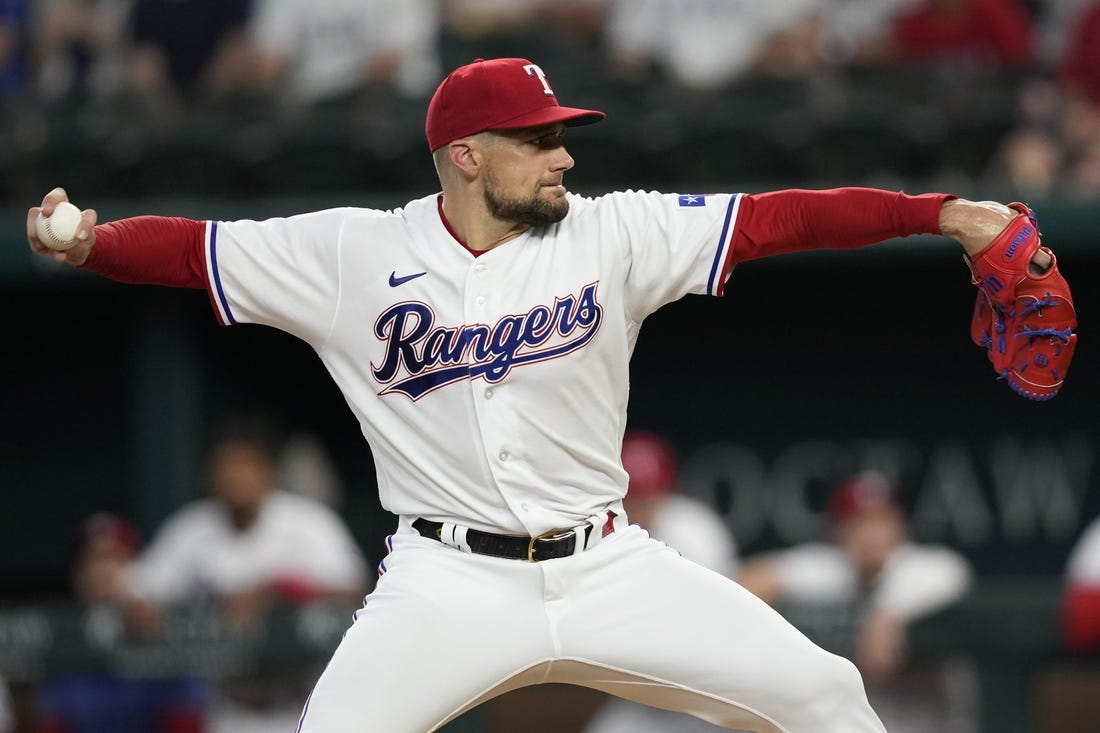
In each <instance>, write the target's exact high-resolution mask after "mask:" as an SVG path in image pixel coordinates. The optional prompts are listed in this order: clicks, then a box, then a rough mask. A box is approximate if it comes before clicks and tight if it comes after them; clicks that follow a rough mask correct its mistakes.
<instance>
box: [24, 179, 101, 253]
mask: <svg viewBox="0 0 1100 733" xmlns="http://www.w3.org/2000/svg"><path fill="white" fill-rule="evenodd" d="M68 200H69V195H68V194H67V193H65V189H63V188H55V189H54V190H52V191H50V192H49V193H48V194H46V197H45V198H44V199H42V205H41V206H32V207H31V208H30V210H29V211H27V242H28V243H29V244H30V247H31V250H32V251H34V252H35V253H37V254H40V255H46V256H47V257H52V258H53V259H54V260H56V261H57V262H68V263H69V264H70V265H74V266H78V267H79V266H80V265H83V264H84V262H85V261H86V260H87V259H88V255H89V254H90V253H91V251H92V247H93V246H95V223H96V212H95V209H84V210H83V211H82V212H81V213H82V216H81V222H80V227H79V228H78V229H77V231H76V240H77V242H76V244H75V245H74V246H73V247H71V248H69V249H68V250H65V251H64V252H58V251H56V250H52V249H50V248H49V247H47V246H46V245H44V244H42V242H41V241H39V239H38V229H37V226H36V222H37V221H38V214H39V213H42V214H45V215H46V216H52V215H53V210H54V207H56V206H57V205H58V204H59V203H61V202H62V201H68Z"/></svg>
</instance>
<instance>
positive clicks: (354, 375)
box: [206, 192, 740, 535]
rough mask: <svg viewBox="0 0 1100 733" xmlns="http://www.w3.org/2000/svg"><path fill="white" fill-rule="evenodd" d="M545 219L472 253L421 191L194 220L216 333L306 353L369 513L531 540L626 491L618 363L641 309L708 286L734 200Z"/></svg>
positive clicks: (643, 198)
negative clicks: (354, 454) (276, 337)
mask: <svg viewBox="0 0 1100 733" xmlns="http://www.w3.org/2000/svg"><path fill="white" fill-rule="evenodd" d="M569 201H570V212H569V215H568V216H567V217H566V218H565V219H564V220H563V221H562V222H560V223H558V224H555V225H551V226H548V227H541V228H535V229H532V230H529V231H528V232H526V233H524V234H522V235H521V236H519V237H518V238H516V239H514V240H512V241H510V242H508V243H507V244H505V245H503V246H500V247H497V248H495V249H493V250H490V251H487V252H484V253H482V254H480V256H474V254H473V253H471V251H470V250H468V249H466V248H465V247H464V246H463V245H462V244H461V243H459V242H458V241H457V240H456V239H455V237H454V236H453V235H452V234H451V233H450V231H449V229H448V227H447V225H446V223H445V222H444V220H443V217H442V210H441V203H440V202H441V196H439V195H433V196H428V197H426V198H423V199H420V200H417V201H413V202H411V203H409V204H408V205H407V206H405V207H404V208H401V209H396V210H393V211H378V210H370V209H356V208H343V209H332V210H327V211H321V212H317V213H311V214H305V215H301V216H295V217H291V218H287V219H272V220H268V221H263V222H255V221H235V222H209V223H208V224H207V241H206V247H207V252H206V255H207V267H208V277H209V286H210V288H211V290H212V296H213V298H212V299H213V300H214V301H215V303H216V306H217V310H218V317H219V319H220V321H221V322H222V323H244V322H248V323H263V324H267V325H271V326H274V327H276V328H280V329H282V330H284V331H288V332H290V333H292V334H294V335H296V336H298V337H300V338H302V339H304V340H305V341H307V342H308V343H309V344H311V345H312V346H313V348H314V349H315V350H316V351H317V353H318V354H319V355H320V357H321V360H322V361H323V362H324V364H325V366H326V367H327V368H328V370H329V372H330V373H331V374H332V376H333V378H334V379H335V380H336V382H337V384H338V385H339V387H340V389H341V390H342V392H343V394H344V397H345V398H346V399H347V401H348V404H349V405H350V406H351V409H352V410H353V411H354V413H355V415H356V416H357V417H358V419H359V422H360V425H361V426H362V431H363V434H364V436H365V437H366V438H367V441H368V442H369V444H370V446H371V448H372V451H373V455H374V459H375V462H376V467H377V473H378V484H379V492H380V499H381V502H382V505H383V506H384V507H385V508H386V509H387V510H389V511H391V512H393V513H395V514H398V515H405V516H420V517H425V518H427V519H431V520H435V521H443V522H448V521H449V522H455V523H459V524H463V525H465V526H469V527H473V528H475V529H481V530H486V531H496V532H509V533H517V534H531V535H537V534H540V533H542V532H545V531H548V530H550V529H553V528H561V527H571V526H576V525H578V524H580V523H582V522H583V521H584V520H585V519H586V518H587V517H589V516H592V515H594V514H596V513H598V512H600V511H602V510H604V509H606V508H607V507H608V506H609V505H613V504H615V503H616V502H617V501H618V500H619V499H621V497H622V496H623V494H624V493H625V491H626V485H627V477H626V473H625V472H624V471H623V469H622V467H621V465H620V461H619V448H620V442H621V438H622V434H623V430H624V426H625V423H626V406H627V392H628V383H629V375H628V361H629V358H630V355H631V352H632V351H633V348H634V344H635V341H636V339H637V337H638V330H639V327H640V326H641V323H642V321H643V320H644V319H645V317H646V316H647V315H649V314H650V313H652V312H653V311H655V310H656V309H657V308H659V307H660V306H662V305H664V304H665V303H668V302H670V301H674V300H677V299H679V298H680V297H682V296H684V295H686V294H688V293H710V294H718V293H720V292H721V291H722V288H723V284H724V282H725V280H726V278H727V277H728V275H729V269H730V267H732V264H733V258H732V256H731V251H730V250H731V248H730V242H731V239H732V237H733V234H734V231H735V229H736V226H737V211H738V203H739V201H740V196H739V195H730V194H720V195H711V196H680V195H675V194H660V193H639V192H625V193H623V192H620V193H612V194H609V195H606V196H602V197H599V198H583V197H578V196H575V195H570V197H569Z"/></svg>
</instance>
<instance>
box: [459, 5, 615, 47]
mask: <svg viewBox="0 0 1100 733" xmlns="http://www.w3.org/2000/svg"><path fill="white" fill-rule="evenodd" d="M607 4H608V0H558V1H556V2H555V0H444V14H445V19H446V23H447V26H448V27H449V28H450V29H451V30H452V31H454V32H455V33H457V34H458V35H460V36H462V37H463V38H466V39H468V40H476V39H479V38H483V37H485V36H490V35H497V34H510V33H516V32H521V33H526V32H541V33H546V31H547V30H548V29H552V30H554V31H555V32H562V33H568V34H573V35H577V36H592V35H595V34H596V33H597V32H598V31H599V29H600V28H601V27H602V24H603V19H604V12H605V9H606V6H607Z"/></svg>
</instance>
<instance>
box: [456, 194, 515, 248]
mask: <svg viewBox="0 0 1100 733" xmlns="http://www.w3.org/2000/svg"><path fill="white" fill-rule="evenodd" d="M439 213H440V216H441V217H442V218H443V224H444V225H445V226H446V227H447V229H448V230H449V231H450V232H451V234H452V235H453V236H454V237H455V238H456V239H457V240H458V241H459V243H460V244H461V245H463V246H464V247H466V248H467V249H469V250H471V251H473V252H487V251H488V250H491V249H494V248H496V247H499V246H500V245H502V244H505V243H507V242H510V241H512V240H513V239H515V238H516V237H518V236H520V235H521V234H523V233H524V232H526V231H527V230H528V229H530V228H531V227H530V225H528V224H520V223H518V222H507V221H501V220H500V219H497V218H496V217H494V216H492V215H491V214H489V212H488V211H485V210H484V208H483V207H479V206H476V205H463V204H462V203H461V202H459V201H458V200H457V197H456V196H454V195H451V196H448V195H446V194H445V195H444V196H443V198H442V203H441V204H440V207H439Z"/></svg>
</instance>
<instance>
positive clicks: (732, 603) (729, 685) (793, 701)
mask: <svg viewBox="0 0 1100 733" xmlns="http://www.w3.org/2000/svg"><path fill="white" fill-rule="evenodd" d="M621 519H622V518H619V519H617V520H616V522H617V523H618V522H620V521H621ZM623 524H625V522H623ZM410 525H411V519H410V518H405V517H403V518H402V520H401V522H400V527H399V530H398V532H397V534H395V535H394V537H393V538H392V547H393V550H392V552H390V554H389V555H387V557H386V559H385V561H384V565H385V568H386V572H385V574H384V575H383V576H382V577H381V578H380V580H379V582H378V585H377V587H376V589H375V590H374V592H373V593H371V594H370V595H369V596H368V597H367V599H366V603H365V606H364V608H363V609H361V610H360V611H359V612H358V614H357V620H356V621H355V623H354V624H353V625H352V626H351V628H350V629H349V630H348V632H347V634H346V635H345V636H344V639H343V641H342V642H341V643H340V645H339V647H338V648H337V649H336V652H335V653H334V655H333V657H332V659H331V660H330V662H329V664H328V666H327V667H326V669H325V670H324V672H323V673H322V675H321V677H320V679H319V680H318V682H317V685H316V687H315V688H314V690H313V693H312V694H311V695H310V698H309V700H308V701H307V703H306V706H305V710H304V712H303V714H302V720H301V723H300V725H299V731H300V732H301V733H366V732H367V731H370V733H425V731H434V730H436V729H437V728H439V727H440V726H442V725H444V724H445V723H447V722H448V721H450V720H452V719H454V718H456V717H457V716H459V715H460V714H461V713H463V712H464V711H466V710H469V709H470V708H472V707H474V706H476V705H478V704H479V703H481V702H484V701H486V700H488V699H490V698H492V697H495V696H497V695H500V694H502V693H505V692H507V691H509V690H513V689H516V688H519V687H524V686H527V685H533V684H539V683H545V682H562V683H571V684H577V685H583V686H586V687H591V688H595V689H597V690H602V691H604V692H607V693H610V694H612V695H618V696H620V697H624V698H628V699H631V700H635V701H638V702H641V703H645V704H648V705H653V706H656V707H661V708H667V709H671V710H679V711H682V712H686V713H690V714H692V715H696V716H698V717H700V718H703V719H705V720H708V721H710V722H712V723H715V724H717V725H721V726H725V727H728V728H735V729H748V730H756V731H761V732H763V733H778V732H781V733H884V730H885V729H884V728H883V726H882V724H881V723H880V722H879V720H878V717H877V716H876V715H875V713H874V712H873V711H872V710H871V707H870V705H868V703H867V697H866V694H865V693H864V689H863V683H862V680H861V678H860V675H859V673H858V672H857V671H856V669H855V667H854V665H852V663H851V662H849V661H848V660H846V659H843V658H842V657H838V656H836V655H834V654H830V653H829V652H826V651H824V650H823V649H821V648H820V647H817V646H816V645H814V644H813V643H812V642H811V641H810V640H809V639H807V638H806V637H805V636H804V635H803V634H802V633H801V632H799V631H798V630H796V629H795V628H794V627H793V626H791V625H790V624H789V623H788V622H787V621H786V620H784V619H783V618H782V617H781V616H780V615H779V614H778V613H777V612H776V611H775V610H773V609H772V608H771V607H769V606H768V605H767V604H766V603H764V602H763V601H761V600H759V599H758V598H756V597H755V596H753V595H752V594H751V593H749V592H748V591H746V590H745V589H744V588H742V587H741V586H739V585H737V584H736V583H735V582H733V581H731V580H729V579H727V578H725V577H722V576H721V575H719V574H717V573H714V572H711V571H710V570H707V569H705V568H703V567H701V566H699V565H696V564H695V563H692V562H690V561H688V560H685V559H684V558H682V557H681V556H680V555H679V554H678V553H677V552H676V551H675V550H672V549H671V548H669V547H667V546H666V545H664V544H663V543H661V542H658V541H656V540H653V539H651V538H650V537H649V535H648V534H647V533H646V532H645V531H644V530H643V529H641V528H639V527H637V526H630V527H625V526H621V527H619V528H617V530H616V531H615V532H613V533H612V534H610V535H608V536H607V537H606V538H604V539H603V541H602V542H600V543H599V544H597V545H596V546H595V547H593V548H592V549H589V550H586V551H585V552H582V553H580V554H577V555H573V556H570V557H565V558H560V559H555V560H546V561H543V562H538V563H529V562H525V561H521V560H511V559H501V558H494V557H486V556H483V555H474V554H469V553H466V552H462V551H461V550H458V549H455V548H454V547H449V546H446V545H444V544H441V543H440V542H437V541H435V540H432V539H428V538H425V537H421V536H420V535H419V534H418V533H417V532H416V531H415V530H414V529H412V528H411V526H410Z"/></svg>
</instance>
